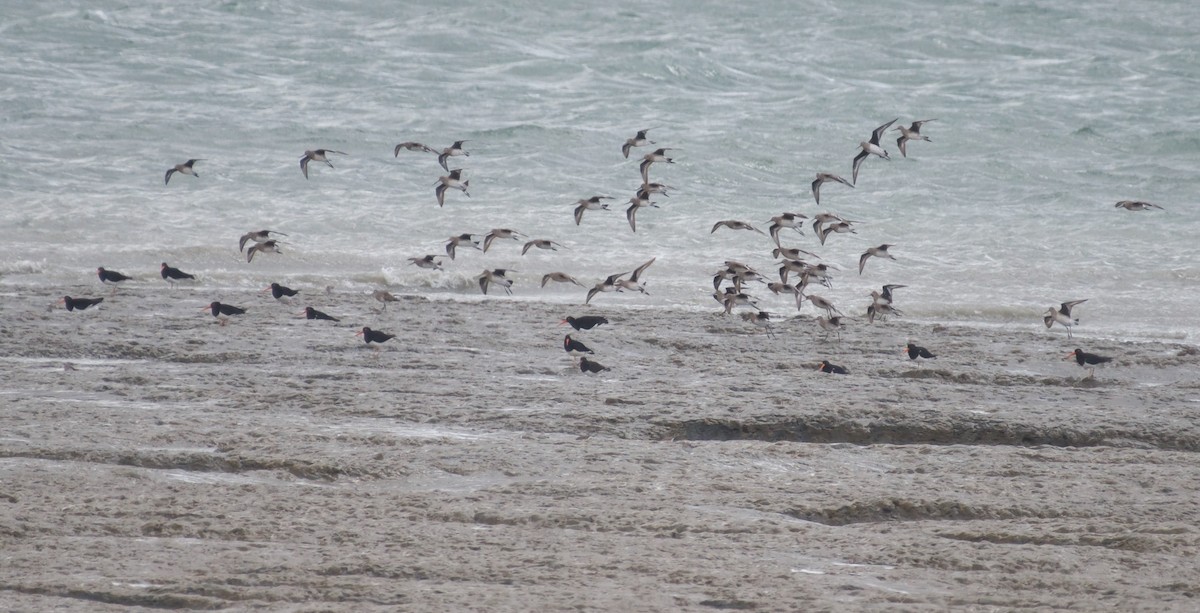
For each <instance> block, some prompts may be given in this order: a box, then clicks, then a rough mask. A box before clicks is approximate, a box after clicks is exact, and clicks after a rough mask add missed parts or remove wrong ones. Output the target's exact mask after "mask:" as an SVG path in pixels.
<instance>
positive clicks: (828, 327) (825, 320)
mask: <svg viewBox="0 0 1200 613" xmlns="http://www.w3.org/2000/svg"><path fill="white" fill-rule="evenodd" d="M817 325H819V326H821V329H822V330H824V331H825V338H826V339H827V340H828V338H829V333H830V332H832V333H834V334H836V335H837V337H838V338H839V339H841V338H842V318H841V317H838V316H836V315H834V316H833V317H825V316H824V315H820V316H818V317H817Z"/></svg>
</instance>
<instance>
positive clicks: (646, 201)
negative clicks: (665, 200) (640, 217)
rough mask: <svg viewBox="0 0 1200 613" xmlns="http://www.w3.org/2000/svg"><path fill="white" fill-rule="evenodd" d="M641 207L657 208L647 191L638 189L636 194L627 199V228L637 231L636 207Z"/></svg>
mask: <svg viewBox="0 0 1200 613" xmlns="http://www.w3.org/2000/svg"><path fill="white" fill-rule="evenodd" d="M664 195H665V194H664ZM643 207H654V208H656V209H657V208H659V206H658V205H657V204H655V203H653V202H650V194H649V193H645V194H643V192H641V191H639V192H638V193H637V195H636V196H634V197H632V198H630V199H629V208H627V209H625V219H628V220H629V229H630V230H633V231H634V232H637V212H638V209H640V208H643Z"/></svg>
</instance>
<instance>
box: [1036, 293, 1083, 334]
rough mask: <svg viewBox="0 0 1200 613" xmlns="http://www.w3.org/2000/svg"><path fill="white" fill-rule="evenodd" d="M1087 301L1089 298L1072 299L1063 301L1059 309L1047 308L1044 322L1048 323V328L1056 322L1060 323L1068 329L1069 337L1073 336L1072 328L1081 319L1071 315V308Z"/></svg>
mask: <svg viewBox="0 0 1200 613" xmlns="http://www.w3.org/2000/svg"><path fill="white" fill-rule="evenodd" d="M1087 301H1088V299H1087V298H1084V299H1083V300H1071V301H1068V302H1064V303H1062V304H1061V305H1059V307H1058V308H1057V309H1055V308H1054V307H1050V308H1049V309H1047V310H1046V315H1045V316H1043V317H1042V323H1044V324H1046V329H1047V330H1049V329H1050V328H1052V327H1054V324H1056V323H1057V324H1060V325H1061V326H1062V327H1064V328H1066V329H1067V338H1071V337H1072V334H1071V328H1072V327H1074V326H1077V325H1079V319H1078V318H1075V317H1072V316H1071V309H1073V308H1075V307H1076V306H1079V305H1081V304H1083V303H1085V302H1087Z"/></svg>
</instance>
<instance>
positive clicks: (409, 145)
mask: <svg viewBox="0 0 1200 613" xmlns="http://www.w3.org/2000/svg"><path fill="white" fill-rule="evenodd" d="M401 149H407V150H409V151H424V152H425V153H437V152H436V151H434V150H433V149H432V148H430V147H429V146H427V145H422V144H421V143H414V142H412V141H408V142H404V143H400V144H399V145H396V150H395V152H394V153H393V154H392V157H400V150H401Z"/></svg>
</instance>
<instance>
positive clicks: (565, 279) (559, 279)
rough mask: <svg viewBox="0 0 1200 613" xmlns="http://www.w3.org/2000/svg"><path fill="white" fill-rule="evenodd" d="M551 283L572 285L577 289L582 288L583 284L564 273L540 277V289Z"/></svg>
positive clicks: (552, 273)
mask: <svg viewBox="0 0 1200 613" xmlns="http://www.w3.org/2000/svg"><path fill="white" fill-rule="evenodd" d="M551 281H554V282H555V283H574V284H575V285H578V286H579V287H583V284H582V283H580V282H579V280H578V279H576V278H575V277H572V276H571V275H568V274H567V273H565V272H548V273H546V274H544V275H542V287H546V284H547V283H549V282H551Z"/></svg>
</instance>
